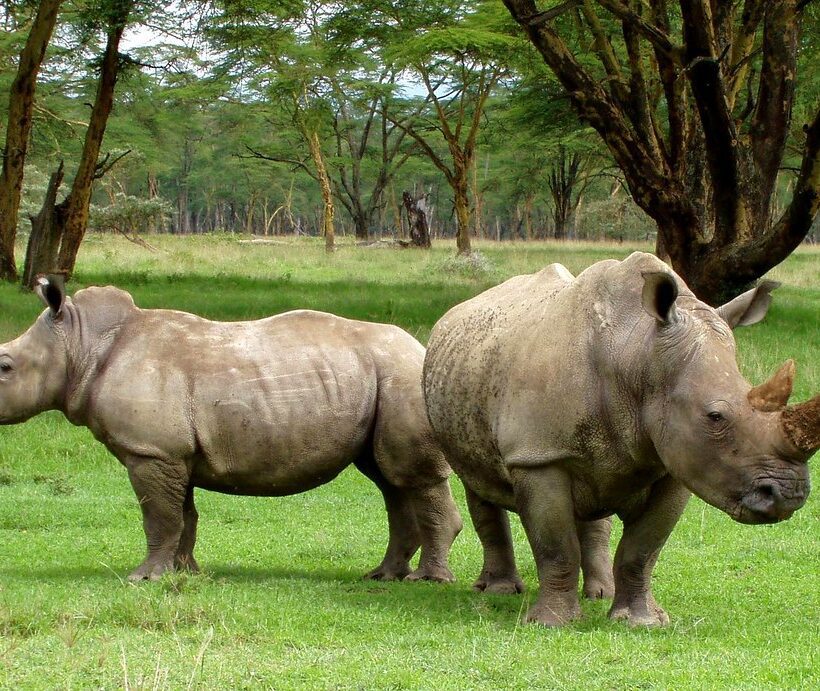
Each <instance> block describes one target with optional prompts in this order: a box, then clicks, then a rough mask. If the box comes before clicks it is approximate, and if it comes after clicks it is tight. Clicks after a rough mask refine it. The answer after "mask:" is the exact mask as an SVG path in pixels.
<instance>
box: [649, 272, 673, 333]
mask: <svg viewBox="0 0 820 691" xmlns="http://www.w3.org/2000/svg"><path fill="white" fill-rule="evenodd" d="M677 299H678V283H677V281H675V277H674V276H673V275H672V274H670V273H667V272H666V271H648V272H646V273H644V274H643V292H642V293H641V300H642V302H643V308H644V311H646V312H647V313H648V314H650V315H652V316H653V317H655V319H657V320H658V321H659V322H661V323H662V324H669V323H671V322H674V321H676V320H677V310H676V309H675V300H677Z"/></svg>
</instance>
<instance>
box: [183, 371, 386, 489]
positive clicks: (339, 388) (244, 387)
mask: <svg viewBox="0 0 820 691" xmlns="http://www.w3.org/2000/svg"><path fill="white" fill-rule="evenodd" d="M353 370H355V371H351V368H349V367H348V368H347V369H346V370H345V371H344V372H339V371H336V370H334V369H332V368H329V367H326V366H325V367H317V368H315V369H312V370H309V371H307V372H284V373H283V372H272V373H268V374H266V375H263V376H261V377H260V376H257V377H254V378H252V379H250V380H249V379H245V378H241V377H240V378H237V379H236V380H235V381H233V382H230V383H228V384H226V382H224V381H223V382H221V383H220V384H219V385H216V386H214V385H213V382H208V383H207V384H205V385H204V386H202V387H200V390H199V391H198V393H197V396H196V398H197V401H198V406H197V407H198V410H197V411H195V416H194V417H195V428H196V436H197V442H198V453H197V455H196V459H195V462H194V467H193V469H192V480H193V482H194V484H195V485H196V486H199V487H203V488H205V489H210V490H216V491H221V492H227V493H232V494H247V495H256V496H265V495H269V496H276V495H280V496H281V495H286V494H295V493H298V492H303V491H306V490H308V489H312V488H314V487H317V486H319V485H321V484H324V483H325V482H328V481H329V480H331V479H333V478H334V477H335V476H336V475H338V474H339V473H340V472H341V471H342V470H343V469H344V468H345V467H347V466H348V465H349V464H350V463H352V462H353V461H355V460H356V459H357V458H358V457H359V456H360V455H361V454H362V452H363V449H364V448H365V446H366V445H367V443H369V435H370V430H371V428H372V422H373V417H374V414H375V408H376V381H375V376H373V375H372V374H371V373H368V372H366V371H364V369H363V368H353ZM297 374H298V375H299V376H291V375H297Z"/></svg>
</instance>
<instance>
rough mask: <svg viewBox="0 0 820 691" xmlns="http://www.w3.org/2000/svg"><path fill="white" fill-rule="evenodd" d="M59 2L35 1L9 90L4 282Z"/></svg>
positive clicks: (0, 221)
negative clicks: (37, 92) (34, 113)
mask: <svg viewBox="0 0 820 691" xmlns="http://www.w3.org/2000/svg"><path fill="white" fill-rule="evenodd" d="M61 4H62V0H42V2H40V3H39V6H38V8H37V14H36V16H35V17H34V22H33V23H32V25H31V30H30V31H29V34H28V38H27V39H26V44H25V46H24V47H23V50H22V52H21V53H20V62H19V63H18V67H17V75H16V76H15V78H14V82H12V85H11V91H10V93H9V117H8V124H7V126H6V143H5V147H4V148H3V152H2V153H3V170H2V173H1V174H0V279H2V280H6V281H16V280H17V265H16V263H15V260H14V240H15V238H16V237H17V216H18V212H19V208H20V196H21V194H22V188H23V170H24V168H25V162H26V152H27V150H28V141H29V135H30V134H31V113H32V109H33V107H34V90H35V86H36V84H37V75H38V73H39V71H40V65H41V64H42V62H43V58H44V56H45V51H46V47H47V46H48V42H49V41H50V40H51V34H52V32H53V30H54V25H55V24H56V22H57V12H58V10H59V8H60V5H61Z"/></svg>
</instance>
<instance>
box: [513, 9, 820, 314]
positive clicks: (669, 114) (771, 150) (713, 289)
mask: <svg viewBox="0 0 820 691" xmlns="http://www.w3.org/2000/svg"><path fill="white" fill-rule="evenodd" d="M504 4H505V5H506V6H507V8H508V10H509V11H510V13H511V15H512V16H513V17H514V18H515V19H516V20H517V21H518V23H519V24H520V25H521V26H522V27H523V28H524V30H525V32H526V34H527V36H528V37H529V39H530V41H531V42H532V43H533V45H534V46H535V47H536V48H537V50H538V52H539V53H540V54H541V56H542V57H543V59H544V61H545V63H546V64H547V65H548V66H549V67H550V69H551V70H552V71H553V72H554V74H555V76H556V77H557V78H558V80H559V81H560V82H561V84H562V85H563V87H564V89H565V91H566V92H567V94H568V96H569V98H570V100H571V102H572V103H573V105H574V107H575V109H576V111H577V112H578V114H579V115H580V117H581V118H582V119H583V120H585V121H586V122H588V123H589V124H590V125H591V126H592V127H594V128H595V130H596V131H597V132H598V134H599V135H600V136H601V137H602V138H603V140H604V142H605V143H606V145H607V147H608V148H609V150H610V152H611V154H612V156H613V158H614V159H615V161H616V162H617V164H618V165H619V166H620V168H621V169H622V171H623V174H624V177H625V179H626V181H627V184H628V185H629V189H630V192H631V194H632V196H633V198H634V199H635V201H636V202H637V204H638V205H639V206H640V207H641V208H642V209H643V210H644V211H646V212H647V213H648V214H649V215H650V216H651V217H652V219H653V220H654V221H655V222H656V224H657V226H658V247H657V249H658V253H659V254H660V255H661V256H665V257H668V258H669V259H670V260H671V263H672V265H673V267H674V268H675V270H676V271H678V273H680V274H681V276H682V277H683V278H684V279H685V280H686V281H687V283H688V284H689V285H690V286H691V287H692V288H693V290H695V292H696V293H697V294H698V295H699V296H700V297H701V298H703V299H704V300H706V301H708V302H711V303H713V304H715V303H717V302H720V301H723V300H725V299H726V298H728V297H731V296H734V295H736V294H738V293H739V292H740V291H741V290H743V289H744V288H745V287H746V286H747V285H748V284H749V283H750V282H751V281H754V280H755V279H756V278H758V277H759V276H761V275H762V274H764V273H765V272H766V271H768V270H769V269H770V268H772V267H773V266H775V265H776V264H778V263H779V262H781V261H782V260H783V259H784V258H785V257H786V256H788V254H789V253H790V252H792V251H793V250H794V248H795V247H796V246H797V245H798V244H799V243H800V242H801V241H802V239H803V238H804V237H805V236H806V234H807V232H808V231H809V228H810V226H811V223H812V220H813V218H814V216H815V215H816V213H817V210H818V205H820V195H819V194H818V190H820V111H817V112H815V113H814V114H813V116H812V117H811V118H810V122H808V123H806V124H805V126H804V128H803V129H804V132H805V144H804V146H803V156H802V162H801V164H800V169H799V173H798V174H797V179H796V182H795V184H794V192H793V196H792V200H791V203H790V204H789V205H788V207H787V208H786V210H785V211H784V212H783V213H782V215H781V216H780V217H779V218H777V219H774V218H772V200H773V192H774V189H775V185H776V182H777V176H778V171H779V169H780V166H781V164H782V161H783V157H784V151H785V146H786V141H787V136H788V133H789V127H790V122H791V114H792V106H793V104H794V100H795V84H796V76H797V75H796V69H797V56H798V48H799V46H800V23H801V14H802V13H805V12H808V11H809V10H808V9H806V5H807V3H805V2H800V1H799V0H779V1H778V2H766V1H765V0H744V2H742V3H733V2H729V1H728V0H711V1H709V0H681V1H680V2H679V3H678V7H674V8H673V7H672V3H670V2H668V1H667V0H650V1H649V2H648V3H645V2H642V1H641V0H567V1H566V2H563V3H561V4H559V5H557V6H556V5H554V3H550V5H552V6H551V7H547V8H543V7H542V9H540V10H539V6H538V4H537V3H536V2H534V0H504ZM568 10H569V11H570V12H568ZM570 15H572V16H570ZM579 25H580V26H582V27H583V34H582V37H581V40H580V43H579V42H578V41H576V27H577V26H579ZM617 34H620V39H619V40H616V35H617ZM586 37H588V39H589V40H588V44H587V43H585V38H586ZM809 38H811V37H809ZM803 50H804V52H806V50H808V51H809V53H810V55H809V57H808V58H807V60H808V61H810V60H811V54H813V55H814V57H815V59H816V57H817V56H816V52H817V51H816V49H815V48H814V46H813V44H812V43H811V42H809V45H808V46H803ZM590 58H594V59H590ZM596 61H597V62H596ZM596 64H597V67H596ZM815 108H816V106H815Z"/></svg>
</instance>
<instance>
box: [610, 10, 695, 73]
mask: <svg viewBox="0 0 820 691" xmlns="http://www.w3.org/2000/svg"><path fill="white" fill-rule="evenodd" d="M597 2H598V4H599V5H601V7H604V8H605V9H607V10H609V11H610V12H611V13H612V14H614V15H615V16H616V17H618V19H620V20H621V21H623V22H625V23H627V24H629V26H631V27H632V28H634V29H635V30H636V31H637V32H638V33H639V34H641V36H643V37H644V38H645V39H646V40H647V41H649V42H650V43H651V44H652V45H653V46H654V47H655V48H657V49H658V50H659V51H660V52H661V53H663V54H664V55H665V56H666V57H667V58H669V59H670V60H672V62H675V63H677V64H681V63H682V61H683V55H684V49H683V48H682V47H681V46H677V45H675V44H674V43H673V42H672V39H671V38H669V35H668V34H667V33H666V32H665V31H662V30H661V29H660V28H659V27H657V26H655V25H654V24H650V23H649V22H648V21H646V20H645V19H644V18H643V17H642V16H641V15H639V14H638V13H637V12H634V11H633V10H631V9H630V8H629V7H628V6H627V5H625V4H624V3H622V2H621V1H620V0H597Z"/></svg>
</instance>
